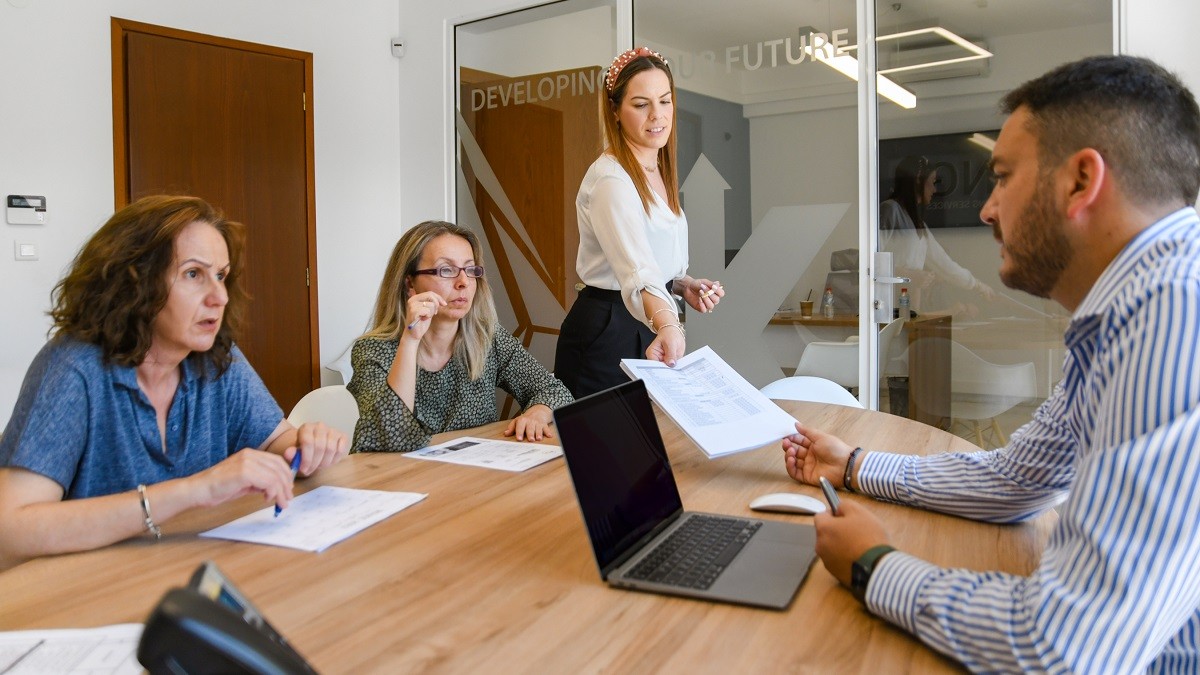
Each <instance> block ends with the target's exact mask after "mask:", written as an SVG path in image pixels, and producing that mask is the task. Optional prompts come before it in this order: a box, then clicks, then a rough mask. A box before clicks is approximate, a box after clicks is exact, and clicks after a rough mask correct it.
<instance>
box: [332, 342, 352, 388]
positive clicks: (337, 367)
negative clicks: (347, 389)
mask: <svg viewBox="0 0 1200 675" xmlns="http://www.w3.org/2000/svg"><path fill="white" fill-rule="evenodd" d="M352 351H354V342H351V343H350V346H349V347H346V351H344V352H342V355H341V356H339V357H337V358H336V359H334V360H332V361H330V362H329V363H326V364H325V367H326V368H328V369H330V370H332V371H333V372H335V373H337V374H338V375H341V376H342V384H350V378H352V377H354V367H353V366H351V365H350V353H351V352H352Z"/></svg>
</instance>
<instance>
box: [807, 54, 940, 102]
mask: <svg viewBox="0 0 1200 675" xmlns="http://www.w3.org/2000/svg"><path fill="white" fill-rule="evenodd" d="M822 47H825V45H824V44H821V45H817V48H818V49H819V48H822ZM804 51H806V52H808V55H809V56H810V57H812V60H814V61H820V62H821V63H824V64H825V65H827V66H829V67H830V68H833V69H834V70H836V71H838V72H839V73H841V74H843V75H845V76H846V77H848V78H850V79H852V80H854V81H855V82H858V59H856V58H854V57H853V56H850V55H849V54H838V55H836V56H831V57H825V56H824V55H823V54H824V52H822V56H819V57H818V56H817V54H816V51H815V50H814V49H813V48H812V47H811V46H809V45H804ZM826 51H828V50H826ZM875 89H876V90H877V91H878V92H879V95H880V96H883V97H884V98H886V99H888V100H889V101H891V102H892V103H895V104H896V105H898V106H900V107H901V108H905V109H906V110H911V109H913V108H915V107H917V95H916V94H914V93H912V92H911V91H909V90H907V89H905V88H904V87H901V86H900V85H898V84H896V83H895V82H894V81H892V80H890V79H888V78H887V77H885V76H884V75H883V73H876V75H875Z"/></svg>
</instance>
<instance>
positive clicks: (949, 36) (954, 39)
mask: <svg viewBox="0 0 1200 675" xmlns="http://www.w3.org/2000/svg"><path fill="white" fill-rule="evenodd" d="M928 33H933V34H934V35H937V36H938V37H941V38H942V39H944V40H946V41H947V42H950V43H953V44H956V45H958V46H959V47H962V48H963V49H965V50H967V52H968V55H967V56H960V57H957V58H952V59H940V60H937V61H929V62H927V63H916V64H913V65H911V66H897V67H895V68H885V69H883V70H880V71H878V72H879V74H880V75H886V74H889V73H900V72H904V71H907V70H920V69H921V68H933V67H934V66H945V65H949V64H951V63H962V62H964V61H975V60H978V59H986V58H990V57H992V56H995V55H994V54H992V53H991V52H989V51H988V50H986V49H984V48H983V47H980V46H979V45H977V44H975V43H973V42H971V41H969V40H966V39H964V38H962V37H960V36H959V35H958V34H956V33H954V32H953V31H949V30H946V29H945V28H942V27H941V26H932V27H930V28H918V29H916V30H906V31H903V32H900V33H892V34H891V35H877V36H876V37H875V41H876V42H883V41H885V40H899V39H900V38H905V37H912V36H913V35H925V34H928ZM843 49H844V50H845V51H851V50H854V49H858V45H849V46H847V47H843Z"/></svg>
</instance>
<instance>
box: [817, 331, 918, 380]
mask: <svg viewBox="0 0 1200 675" xmlns="http://www.w3.org/2000/svg"><path fill="white" fill-rule="evenodd" d="M903 327H904V319H903V318H900V319H894V320H893V321H892V322H891V323H889V324H888V325H886V326H884V327H883V329H881V330H880V331H879V353H880V354H884V355H885V357H884V358H885V366H886V364H887V363H888V362H890V361H891V359H892V356H893V354H892V343H893V341H894V338H895V337H896V334H897V333H899V332H900V329H901V328H903ZM796 374H797V375H810V376H814V377H823V378H825V379H827V380H833V381H834V382H836V383H838V384H840V385H842V386H843V387H846V388H853V387H857V386H858V336H856V335H852V336H850V337H849V338H847V339H846V341H845V342H821V341H818V342H810V343H808V345H807V346H806V347H805V348H804V352H803V353H802V354H800V363H799V364H797V365H796Z"/></svg>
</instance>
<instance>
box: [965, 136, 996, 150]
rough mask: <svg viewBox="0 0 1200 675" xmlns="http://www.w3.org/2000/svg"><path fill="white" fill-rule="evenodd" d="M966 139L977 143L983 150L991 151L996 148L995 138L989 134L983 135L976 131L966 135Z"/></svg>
mask: <svg viewBox="0 0 1200 675" xmlns="http://www.w3.org/2000/svg"><path fill="white" fill-rule="evenodd" d="M967 140H968V141H970V142H971V143H974V144H975V145H978V146H979V147H981V148H983V149H984V150H987V151H988V152H992V151H994V150H995V149H996V139H994V138H992V137H991V136H984V135H983V134H981V133H979V132H978V131H976V132H975V133H973V134H971V135H970V136H968V137H967Z"/></svg>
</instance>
